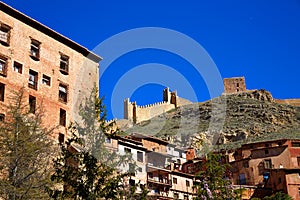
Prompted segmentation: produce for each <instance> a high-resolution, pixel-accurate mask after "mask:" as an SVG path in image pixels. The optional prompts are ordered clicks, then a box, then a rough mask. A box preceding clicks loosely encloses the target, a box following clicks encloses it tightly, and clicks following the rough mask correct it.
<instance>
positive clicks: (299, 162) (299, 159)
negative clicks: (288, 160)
mask: <svg viewBox="0 0 300 200" xmlns="http://www.w3.org/2000/svg"><path fill="white" fill-rule="evenodd" d="M297 163H298V166H300V157H297Z"/></svg>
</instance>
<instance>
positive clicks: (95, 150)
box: [49, 88, 130, 200]
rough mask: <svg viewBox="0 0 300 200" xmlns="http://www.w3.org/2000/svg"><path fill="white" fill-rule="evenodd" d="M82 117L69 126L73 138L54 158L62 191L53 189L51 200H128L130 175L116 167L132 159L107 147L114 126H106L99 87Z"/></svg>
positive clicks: (55, 178)
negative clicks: (108, 133)
mask: <svg viewBox="0 0 300 200" xmlns="http://www.w3.org/2000/svg"><path fill="white" fill-rule="evenodd" d="M79 114H80V116H81V118H82V120H81V121H77V122H75V124H73V125H71V126H70V127H69V129H68V130H69V135H72V137H71V138H69V139H68V140H67V141H66V143H61V144H60V148H61V155H60V156H59V157H58V158H56V159H54V169H55V173H54V174H53V175H52V180H53V181H54V182H56V183H58V184H61V186H62V188H61V189H57V188H50V189H49V195H50V197H52V198H54V199H90V200H94V199H98V198H105V199H124V198H125V196H126V194H127V191H128V188H127V186H126V184H124V183H123V180H124V178H125V177H126V176H127V175H128V174H127V173H118V172H117V169H116V167H117V166H119V165H121V164H126V163H128V162H130V158H129V157H128V156H118V155H117V154H116V152H110V151H108V150H107V149H106V148H105V145H104V144H105V139H106V138H107V137H108V136H109V135H107V131H108V130H109V129H110V125H106V123H105V117H106V112H105V106H104V105H103V98H98V91H97V89H96V88H95V89H94V90H93V91H92V93H91V95H90V97H89V98H87V99H86V101H85V102H84V104H82V105H81V106H80V113H79ZM110 134H113V133H110Z"/></svg>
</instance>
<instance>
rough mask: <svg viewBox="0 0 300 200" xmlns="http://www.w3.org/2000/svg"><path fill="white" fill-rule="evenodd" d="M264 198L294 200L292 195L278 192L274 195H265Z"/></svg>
mask: <svg viewBox="0 0 300 200" xmlns="http://www.w3.org/2000/svg"><path fill="white" fill-rule="evenodd" d="M263 200H292V197H290V196H289V195H288V194H285V193H282V192H277V193H275V194H274V195H273V196H270V197H264V198H263Z"/></svg>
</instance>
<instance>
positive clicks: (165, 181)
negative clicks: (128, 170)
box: [147, 176, 172, 187]
mask: <svg viewBox="0 0 300 200" xmlns="http://www.w3.org/2000/svg"><path fill="white" fill-rule="evenodd" d="M147 181H148V184H149V183H152V184H153V185H163V186H169V187H171V186H172V182H171V180H169V179H166V178H159V177H153V178H149V176H148V180H147Z"/></svg>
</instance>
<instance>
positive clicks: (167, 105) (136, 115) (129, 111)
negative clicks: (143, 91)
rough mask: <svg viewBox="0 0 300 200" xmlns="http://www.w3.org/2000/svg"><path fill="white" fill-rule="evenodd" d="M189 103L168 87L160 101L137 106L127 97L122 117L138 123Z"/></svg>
mask: <svg viewBox="0 0 300 200" xmlns="http://www.w3.org/2000/svg"><path fill="white" fill-rule="evenodd" d="M189 103H191V102H190V101H188V100H186V99H183V98H180V97H178V96H177V93H176V91H174V92H171V91H170V90H169V88H165V89H164V90H163V101H162V102H158V103H154V104H150V105H145V106H139V105H137V103H136V102H130V100H129V98H127V99H125V100H124V119H127V120H129V121H131V122H134V123H139V122H142V121H146V120H149V119H151V118H153V117H155V116H158V115H160V114H163V113H165V112H167V111H170V110H172V109H175V108H177V107H179V106H182V105H186V104H189Z"/></svg>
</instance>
